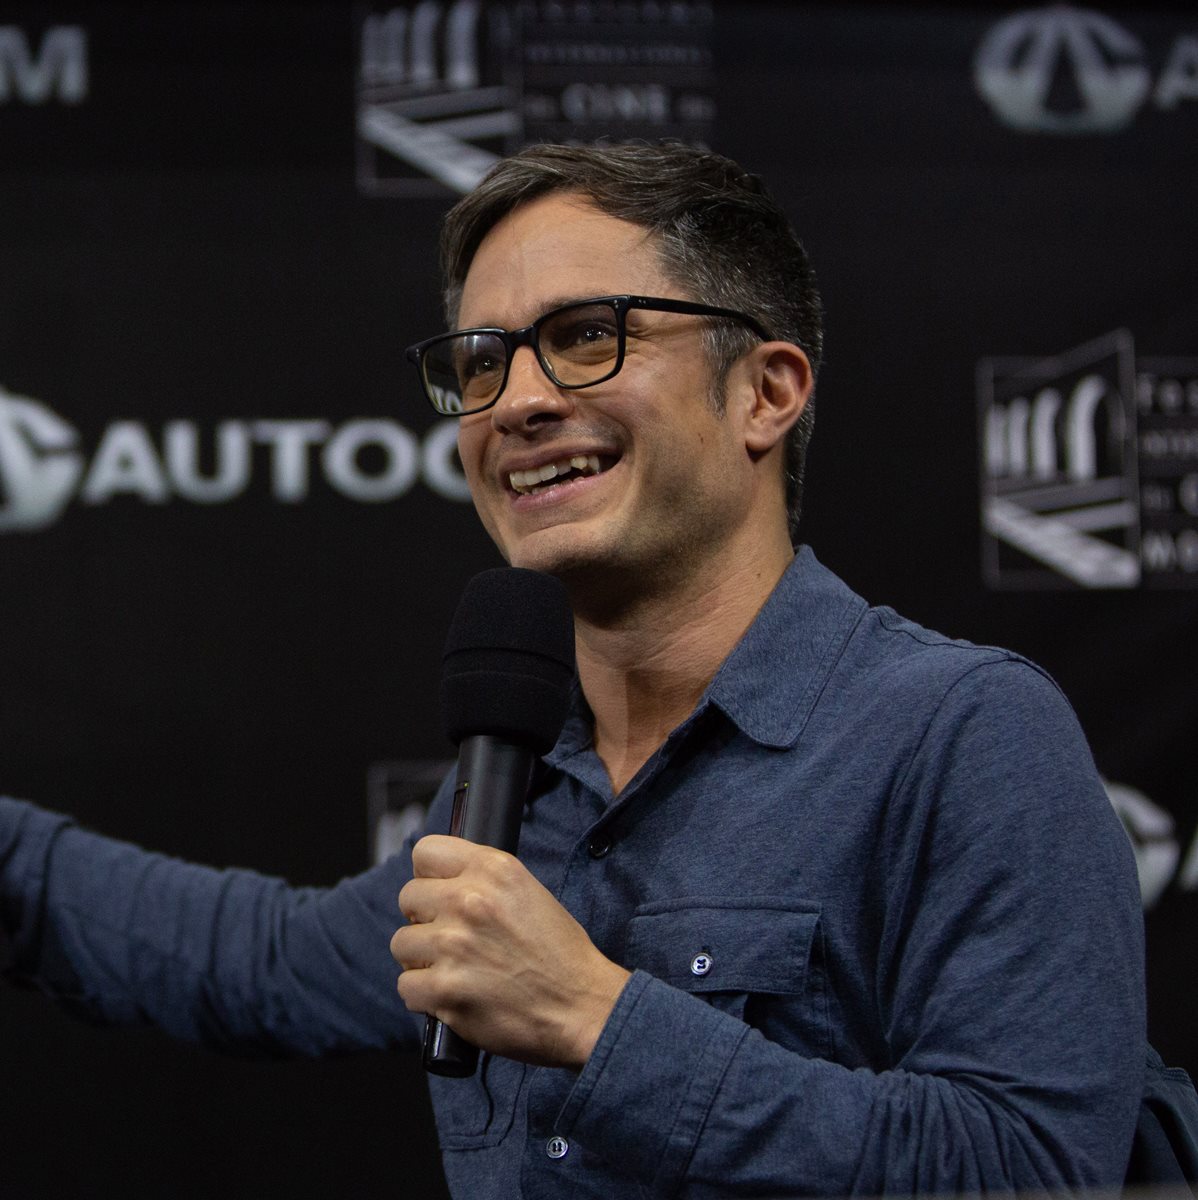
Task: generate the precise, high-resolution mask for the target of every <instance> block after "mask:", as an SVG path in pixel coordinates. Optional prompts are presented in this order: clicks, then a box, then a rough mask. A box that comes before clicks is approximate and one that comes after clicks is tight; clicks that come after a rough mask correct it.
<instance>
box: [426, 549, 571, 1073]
mask: <svg viewBox="0 0 1198 1200" xmlns="http://www.w3.org/2000/svg"><path fill="white" fill-rule="evenodd" d="M573 678H574V621H573V617H572V616H571V613H570V604H569V601H568V599H567V597H566V589H565V588H564V587H563V586H562V584H561V583H560V582H559V581H558V580H557V579H554V578H553V577H552V576H551V575H544V574H542V573H541V572H539V571H526V570H523V569H521V568H516V567H499V568H497V569H495V570H491V571H483V572H482V574H480V575H476V576H475V577H474V578H473V579H472V580H470V582H469V583H468V584H467V585H466V590H465V591H464V592H463V593H462V598H461V600H460V601H459V602H458V607H457V611H456V612H455V613H454V618H453V623H452V624H451V625H450V629H449V636H448V638H447V639H446V643H445V655H444V659H443V666H442V673H441V717H442V721H443V723H444V726H445V732H446V734H447V735H448V736H449V738H450V740H451V741H453V742H455V743H457V744H458V747H459V750H458V768H457V775H456V778H455V784H454V796H453V815H452V817H451V819H450V829H449V832H450V833H451V834H453V835H454V836H455V837H463V838H466V839H467V840H468V841H471V842H479V843H481V844H483V845H486V846H495V847H497V848H498V849H500V850H506V851H507V852H508V853H509V854H515V852H516V845H517V842H518V841H519V837H520V819H521V816H522V815H523V812H524V802H525V800H526V799H527V798H528V788H529V785H530V783H531V782H532V771H533V766H534V765H535V763H536V760H537V758H538V757H539V756H540V755H542V754H545V753H547V752H548V751H549V750H551V749H552V748H553V745H554V743H555V742H556V741H557V739H558V735H559V734H560V733H561V731H562V726H563V724H565V720H566V707H567V704H568V702H569V691H570V683H571V681H572V680H573ZM477 1066H478V1049H477V1047H475V1046H472V1045H471V1044H470V1043H469V1042H467V1041H466V1040H465V1039H464V1038H461V1037H459V1036H458V1035H457V1034H456V1033H454V1032H453V1030H452V1029H450V1028H449V1026H448V1025H446V1024H445V1023H444V1022H443V1021H440V1020H438V1019H437V1018H436V1017H434V1016H432V1015H431V1014H430V1015H429V1016H428V1017H427V1018H426V1019H425V1026H424V1069H425V1070H426V1071H429V1072H431V1073H432V1074H434V1075H449V1076H453V1077H457V1078H464V1077H465V1076H467V1075H473V1074H474V1071H475V1068H476V1067H477Z"/></svg>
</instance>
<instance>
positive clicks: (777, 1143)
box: [532, 972, 1143, 1200]
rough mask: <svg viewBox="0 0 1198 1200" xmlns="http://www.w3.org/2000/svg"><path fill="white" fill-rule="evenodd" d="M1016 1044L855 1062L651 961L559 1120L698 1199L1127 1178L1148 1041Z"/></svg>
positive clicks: (1028, 1186)
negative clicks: (984, 1057) (1032, 1049)
mask: <svg viewBox="0 0 1198 1200" xmlns="http://www.w3.org/2000/svg"><path fill="white" fill-rule="evenodd" d="M1133 1020H1134V1018H1133ZM1087 1036H1088V1035H1087ZM1096 1040H1097V1039H1096ZM1004 1057H1006V1056H1004V1055H1003V1054H1001V1053H1000V1054H992V1055H991V1060H992V1062H993V1063H994V1064H995V1065H993V1066H992V1067H991V1068H989V1069H985V1070H979V1071H976V1072H970V1071H969V1070H968V1069H966V1067H965V1066H964V1065H962V1066H961V1067H960V1068H959V1069H957V1070H955V1071H945V1072H943V1073H933V1072H931V1071H928V1070H920V1069H908V1068H905V1067H903V1066H899V1067H897V1068H896V1069H893V1070H886V1071H873V1070H867V1069H858V1070H849V1069H847V1068H845V1067H843V1066H840V1065H838V1064H835V1063H832V1062H827V1061H823V1060H819V1059H814V1058H809V1057H806V1056H803V1055H800V1054H796V1053H793V1052H791V1051H788V1050H787V1049H785V1048H784V1047H782V1046H780V1045H778V1044H776V1043H774V1042H770V1041H767V1040H766V1039H765V1038H764V1037H762V1036H761V1035H760V1034H759V1033H758V1032H757V1031H755V1030H752V1029H750V1028H749V1027H748V1026H747V1025H745V1024H743V1023H742V1022H741V1021H739V1020H737V1019H736V1018H735V1017H733V1016H730V1015H729V1014H727V1013H723V1012H720V1011H718V1010H717V1009H715V1008H713V1007H711V1006H710V1005H708V1004H707V1003H705V1002H704V1001H702V1000H700V999H698V998H697V997H694V996H690V995H687V994H686V993H684V992H682V991H679V990H678V989H675V988H672V987H670V986H668V985H666V984H664V983H662V982H661V981H659V980H656V979H653V978H652V977H651V976H648V975H646V974H644V973H642V972H638V973H637V974H636V975H635V976H634V977H633V980H632V982H631V983H630V984H629V986H628V988H626V989H625V992H624V994H623V995H622V996H621V998H620V1001H619V1003H618V1004H617V1006H616V1009H615V1011H614V1012H613V1014H612V1018H611V1020H610V1021H609V1023H608V1025H607V1027H606V1028H605V1030H604V1033H603V1036H602V1037H601V1039H600V1042H599V1044H598V1045H597V1047H596V1050H595V1053H594V1054H593V1055H592V1057H591V1060H590V1061H589V1062H588V1064H587V1065H586V1067H585V1068H584V1070H583V1072H582V1073H581V1074H580V1075H579V1077H578V1079H577V1081H576V1082H575V1084H574V1086H573V1088H572V1089H571V1090H570V1091H569V1094H568V1095H567V1097H566V1098H565V1103H564V1104H562V1105H561V1107H560V1110H559V1111H557V1112H556V1113H554V1114H553V1115H551V1116H550V1117H549V1119H550V1121H551V1123H552V1124H553V1127H554V1131H555V1132H558V1133H560V1134H561V1135H563V1136H564V1137H566V1138H568V1139H575V1138H577V1140H578V1141H579V1142H580V1143H581V1144H582V1145H584V1146H585V1147H586V1148H587V1149H588V1150H590V1151H592V1152H594V1153H597V1154H599V1155H601V1156H602V1157H605V1158H608V1159H609V1160H611V1161H618V1162H620V1163H621V1164H622V1166H623V1168H624V1169H625V1170H628V1171H629V1172H630V1173H632V1174H633V1175H634V1176H635V1177H636V1178H637V1179H638V1180H639V1181H640V1182H641V1184H642V1186H644V1187H646V1188H648V1189H649V1190H650V1194H652V1195H662V1196H666V1195H670V1196H673V1195H678V1196H685V1197H688V1198H689V1200H701V1198H706V1197H712V1198H714V1197H716V1196H720V1197H730V1196H738V1195H746V1196H749V1195H753V1196H758V1195H769V1196H777V1197H779V1198H780V1197H784V1196H804V1195H808V1196H809V1195H814V1194H822V1195H880V1194H883V1193H890V1192H902V1193H908V1194H914V1193H919V1192H929V1193H930V1192H945V1191H954V1192H983V1191H994V1190H999V1191H1002V1190H1012V1191H1015V1190H1030V1191H1050V1190H1062V1189H1063V1190H1073V1189H1082V1188H1084V1187H1094V1186H1104V1185H1105V1186H1113V1185H1115V1184H1117V1183H1118V1182H1120V1181H1121V1179H1122V1171H1123V1168H1124V1166H1125V1160H1126V1154H1127V1146H1128V1144H1129V1141H1130V1136H1131V1129H1132V1126H1133V1124H1134V1120H1135V1103H1136V1100H1137V1099H1138V1094H1139V1093H1138V1087H1139V1083H1140V1080H1141V1078H1142V1069H1143V1052H1142V1040H1140V1039H1137V1038H1136V1037H1134V1036H1131V1037H1127V1038H1125V1039H1124V1041H1123V1043H1122V1044H1121V1045H1110V1044H1108V1045H1107V1046H1105V1047H1103V1048H1102V1053H1101V1054H1096V1055H1095V1061H1093V1062H1092V1063H1090V1064H1089V1066H1088V1067H1085V1068H1082V1069H1078V1068H1077V1067H1073V1068H1070V1067H1069V1066H1068V1065H1066V1062H1065V1061H1062V1062H1061V1063H1060V1064H1058V1066H1057V1068H1056V1069H1055V1070H1054V1071H1052V1072H1046V1071H1041V1070H1040V1069H1039V1068H1038V1067H1037V1066H1035V1065H1032V1066H1030V1068H1025V1069H1023V1070H1022V1071H1020V1069H1019V1066H1018V1065H1017V1062H1016V1060H1018V1058H1019V1057H1020V1055H1018V1054H1012V1055H1010V1056H1009V1061H1010V1064H1011V1067H1012V1069H1011V1070H1009V1071H1008V1070H1005V1069H1004V1067H1003V1066H1001V1065H998V1064H1001V1063H1002V1061H1003V1059H1004ZM1084 1057H1085V1056H1081V1058H1079V1056H1078V1055H1076V1054H1075V1053H1073V1052H1072V1051H1071V1052H1070V1053H1069V1054H1067V1055H1066V1054H1062V1060H1066V1059H1067V1060H1068V1061H1070V1062H1078V1061H1084ZM912 1058H913V1061H914V1062H916V1065H917V1066H918V1065H922V1064H919V1063H918V1061H917V1060H918V1056H912ZM545 1099H546V1100H547V1101H548V1100H549V1099H550V1097H549V1096H546V1097H545ZM533 1107H534V1114H535V1110H536V1107H537V1105H536V1102H535V1100H534V1106H533ZM547 1115H548V1114H547ZM532 1119H533V1120H535V1119H536V1117H535V1115H534V1116H533V1118H532Z"/></svg>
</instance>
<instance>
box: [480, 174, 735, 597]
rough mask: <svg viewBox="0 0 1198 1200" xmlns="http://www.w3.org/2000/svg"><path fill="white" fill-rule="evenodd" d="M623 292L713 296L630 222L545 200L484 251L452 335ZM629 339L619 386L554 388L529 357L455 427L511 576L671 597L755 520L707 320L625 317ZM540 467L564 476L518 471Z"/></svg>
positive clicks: (573, 201) (507, 224)
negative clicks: (720, 411) (675, 269)
mask: <svg viewBox="0 0 1198 1200" xmlns="http://www.w3.org/2000/svg"><path fill="white" fill-rule="evenodd" d="M624 293H631V294H633V295H648V296H666V297H676V298H684V299H697V300H700V301H704V300H708V299H709V298H708V297H702V296H700V297H684V296H683V295H682V292H681V289H680V288H679V287H678V286H677V285H676V284H673V283H671V282H670V281H669V280H668V279H667V278H666V276H665V274H664V273H663V271H662V269H661V266H660V264H659V262H658V256H657V252H656V249H655V247H654V244H653V241H652V238H651V235H649V234H648V233H647V232H646V230H644V229H642V228H641V227H640V226H638V225H634V224H631V223H630V222H627V221H622V220H619V219H617V218H615V217H610V216H607V215H605V214H603V213H601V212H599V211H598V210H597V209H595V208H593V207H591V206H590V205H588V204H587V203H586V202H585V200H583V199H581V198H579V197H576V196H570V195H553V196H547V197H543V198H541V199H538V200H534V201H531V202H530V203H528V204H525V205H523V206H521V207H520V208H517V209H516V210H515V211H514V212H512V213H510V214H509V215H508V216H507V217H505V218H504V220H502V221H501V222H500V223H499V224H498V225H496V226H495V227H494V228H493V229H492V230H491V232H490V233H489V234H488V235H487V237H486V238H485V239H484V240H483V242H482V244H481V246H480V247H479V250H478V253H477V254H476V255H475V257H474V260H473V262H472V263H471V266H470V270H469V273H468V275H467V277H466V281H465V286H464V289H463V292H462V302H461V310H460V313H459V320H458V326H459V327H460V328H471V327H476V326H499V327H502V328H505V329H514V328H519V327H521V326H524V325H527V324H529V323H530V322H531V321H533V320H535V319H536V318H537V317H539V316H541V315H542V314H543V313H545V312H547V311H548V310H549V309H552V308H555V307H557V306H559V305H562V304H566V303H569V302H571V301H574V300H583V299H587V298H589V297H594V296H608V295H620V294H624ZM627 328H628V342H627V351H626V357H625V360H624V365H623V367H622V368H621V370H620V373H619V374H618V375H616V376H615V378H613V379H610V380H608V381H607V382H605V383H600V384H596V385H594V386H593V387H587V388H582V389H578V390H565V389H563V388H559V387H557V386H556V385H555V384H554V383H552V382H551V381H550V380H549V379H548V378H547V376H546V375H545V373H544V372H543V371H542V370H541V367H540V365H539V364H538V362H537V360H536V357H535V355H534V354H533V352H532V350H531V349H530V348H529V347H527V346H524V347H521V348H520V349H519V350H517V351H516V354H515V356H514V357H513V359H512V362H511V370H510V374H509V376H508V381H507V386H506V387H505V389H504V391H503V393H502V395H501V396H500V397H499V400H498V401H497V403H496V404H495V405H494V407H492V408H490V409H488V410H487V411H485V412H481V413H477V414H474V415H472V416H467V417H463V418H462V419H461V429H460V432H459V437H458V446H459V450H460V452H461V458H462V463H463V466H464V468H465V472H466V478H467V480H468V481H469V484H470V491H471V494H472V496H473V498H474V504H475V507H476V508H477V510H478V514H479V516H480V517H481V518H482V521H483V524H484V525H485V526H486V528H487V530H488V532H489V533H490V534H491V537H492V538H493V539H494V541H495V543H496V545H497V546H498V547H499V549H500V552H501V553H502V554H503V555H504V557H505V558H506V559H507V560H508V561H509V562H510V563H511V564H512V565H513V566H519V567H530V568H533V569H536V570H543V571H548V572H550V573H553V574H559V575H563V576H571V575H573V576H575V577H578V576H579V575H580V573H581V575H582V577H585V578H586V579H587V580H588V581H589V582H590V583H591V584H593V585H598V584H601V583H602V582H610V583H615V584H616V586H619V587H622V588H626V587H628V586H629V585H630V584H631V583H633V582H634V581H637V582H638V583H639V584H640V586H645V585H649V586H652V585H653V584H654V583H655V582H656V583H659V584H661V585H668V584H669V583H670V582H671V581H672V580H673V579H674V578H676V577H677V574H678V572H679V571H682V572H684V573H686V574H691V573H693V572H694V571H695V570H696V569H698V568H699V567H701V566H702V565H703V564H704V563H705V562H709V561H711V562H714V561H715V559H716V557H717V556H718V555H719V554H720V553H721V552H723V551H726V549H727V546H726V544H725V543H726V541H727V539H728V537H729V535H730V534H732V533H733V531H734V530H735V528H736V527H738V526H740V525H742V524H743V523H744V522H746V521H747V520H748V519H750V516H751V514H750V513H748V512H747V511H746V510H747V509H748V508H749V503H748V492H747V488H748V486H749V482H750V481H749V472H750V461H749V455H748V453H747V451H746V448H745V446H744V442H743V438H742V437H740V436H739V433H738V430H739V422H738V420H737V419H736V416H735V413H734V412H733V410H732V409H731V408H730V410H729V414H728V416H727V417H723V416H717V415H716V414H715V412H714V411H713V408H712V405H711V403H710V396H709V394H710V388H711V371H710V365H709V360H708V357H707V354H706V352H705V350H704V346H703V342H702V337H701V331H702V320H701V318H696V317H691V316H681V315H676V314H670V313H657V312H643V311H637V310H633V311H631V312H629V314H628V325H627ZM572 462H573V463H575V464H578V463H581V464H583V468H582V470H581V471H580V470H578V469H577V466H575V467H572V466H571V463H572ZM596 464H597V465H598V468H599V469H598V471H597V472H596V471H595V470H594V468H595V466H596ZM550 467H556V468H557V471H558V475H557V476H556V477H554V478H550V479H546V480H545V481H544V482H542V483H539V484H535V485H534V484H532V483H531V481H530V478H529V476H528V475H527V474H526V473H527V472H530V471H540V472H541V473H542V474H548V473H549V472H548V471H547V470H543V469H544V468H550ZM513 474H514V475H515V476H516V478H515V480H513ZM596 572H601V574H598V575H597V574H596Z"/></svg>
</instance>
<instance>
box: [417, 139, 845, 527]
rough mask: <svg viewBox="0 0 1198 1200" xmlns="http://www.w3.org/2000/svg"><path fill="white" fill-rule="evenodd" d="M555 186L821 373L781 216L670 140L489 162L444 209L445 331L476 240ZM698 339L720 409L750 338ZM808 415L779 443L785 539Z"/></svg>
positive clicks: (769, 200) (737, 331) (750, 183)
mask: <svg viewBox="0 0 1198 1200" xmlns="http://www.w3.org/2000/svg"><path fill="white" fill-rule="evenodd" d="M554 192H576V193H578V194H580V195H582V196H584V197H585V198H586V199H587V200H588V201H589V202H590V203H591V204H593V205H594V206H595V207H596V208H597V209H599V211H600V212H603V213H606V214H607V215H608V216H613V217H618V218H620V219H621V220H625V221H631V222H632V223H633V224H636V225H640V226H642V227H643V228H645V229H647V230H649V231H650V232H651V233H652V234H653V235H654V236H655V238H656V242H657V251H658V255H659V258H660V261H661V265H662V268H663V269H664V270H665V272H666V274H667V275H668V276H669V277H670V279H671V280H672V281H673V282H675V283H676V284H678V286H679V287H681V288H683V289H684V290H685V291H686V292H688V293H689V298H691V299H694V300H698V301H701V302H703V303H706V304H716V305H719V306H721V307H724V308H734V309H738V310H740V311H742V312H745V313H748V314H749V315H751V316H753V317H755V318H756V319H757V320H758V321H759V322H760V323H761V324H762V325H763V326H765V328H766V329H768V330H770V331H771V332H772V333H773V334H774V336H775V337H777V338H780V339H781V340H783V341H789V342H793V343H794V344H795V345H796V346H799V347H800V348H801V349H802V350H803V351H804V352H805V353H806V355H807V357H808V359H809V360H810V362H811V369H812V373H813V375H814V373H815V372H817V371H818V369H819V364H820V358H821V354H822V350H823V319H822V308H821V304H820V298H819V291H818V288H817V287H816V282H815V272H814V271H813V270H812V267H811V263H810V261H809V260H808V258H807V252H806V251H805V250H804V249H803V245H802V243H801V242H800V241H799V239H798V237H797V236H796V235H795V232H794V230H793V229H792V228H791V225H790V222H789V221H788V220H787V217H786V214H785V213H784V212H783V211H782V209H781V207H780V206H779V205H778V203H777V201H775V200H774V198H773V197H772V196H771V195H770V194H769V192H768V191H767V190H766V188H765V185H764V184H763V183H762V182H761V180H760V179H759V178H758V177H757V176H756V175H752V174H750V173H749V172H748V171H745V170H744V169H743V168H742V167H740V166H738V165H737V164H736V163H735V162H733V161H732V160H731V159H729V158H724V157H723V156H722V155H719V154H713V153H712V152H711V151H709V150H701V149H698V148H696V147H694V146H689V145H686V144H685V143H682V142H676V141H665V142H654V143H644V142H635V143H627V144H620V145H600V146H555V145H542V146H530V147H528V148H527V149H525V150H522V151H521V152H520V153H519V154H516V155H513V156H512V157H511V158H506V159H503V160H502V161H500V162H499V163H497V164H496V165H495V166H494V167H492V168H491V170H490V171H489V172H488V173H487V175H486V176H485V177H484V178H483V180H482V182H481V183H479V184H478V186H477V187H476V188H475V189H474V190H473V191H472V192H470V193H469V194H468V195H467V196H465V197H464V198H463V199H462V200H460V201H459V202H458V203H457V204H456V205H455V206H454V207H453V208H452V209H451V210H450V212H449V213H448V215H447V216H446V218H445V223H444V225H443V227H442V232H441V265H442V271H443V275H444V281H445V294H444V301H445V311H446V317H447V319H448V321H449V323H450V326H451V327H452V326H453V325H454V324H456V323H457V314H458V308H459V305H460V303H461V298H462V287H463V285H464V283H465V280H466V273H467V272H468V271H469V269H470V263H471V262H472V260H473V259H474V255H475V253H476V252H477V250H478V247H479V245H480V244H481V243H482V240H483V239H484V238H485V237H486V235H487V234H488V233H489V232H490V230H491V229H492V228H493V227H494V226H495V225H497V224H498V223H499V222H500V221H501V220H502V219H503V218H504V217H505V216H507V215H508V214H509V213H510V212H512V210H513V209H515V208H517V207H518V206H519V205H521V204H523V203H525V202H527V201H529V200H533V199H536V198H538V197H541V196H546V195H549V194H551V193H554ZM707 336H708V348H709V352H710V353H711V355H712V361H713V366H714V373H715V385H714V388H713V397H714V399H715V402H716V404H717V406H719V405H720V404H722V402H723V390H724V386H723V385H724V382H725V380H726V378H727V373H728V370H729V369H730V367H731V366H732V364H733V363H734V362H735V361H736V359H738V358H739V357H740V356H741V355H742V354H745V353H746V352H747V351H748V350H749V349H751V348H752V346H753V345H755V344H756V339H755V337H754V335H753V334H752V333H751V332H750V331H749V330H747V329H745V328H743V327H741V326H737V325H732V324H729V323H727V322H719V323H713V325H712V326H711V327H710V328H709V330H708V331H707ZM814 419H815V410H814V404H813V401H812V399H808V402H807V405H806V407H805V408H804V410H803V413H802V415H801V416H800V417H799V419H798V421H797V422H796V423H795V425H794V427H793V429H791V431H790V433H789V435H788V436H787V441H786V454H785V472H786V504H787V510H788V513H789V522H790V532H791V536H792V537H795V536H796V534H797V528H798V522H799V513H800V509H801V505H802V497H803V471H804V465H805V462H806V457H807V446H808V443H809V442H810V440H811V431H812V426H813V424H814Z"/></svg>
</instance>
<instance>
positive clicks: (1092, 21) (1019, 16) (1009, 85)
mask: <svg viewBox="0 0 1198 1200" xmlns="http://www.w3.org/2000/svg"><path fill="white" fill-rule="evenodd" d="M974 83H975V85H976V87H977V90H978V93H979V95H981V97H982V98H983V99H984V100H985V101H986V103H987V104H988V105H989V106H990V108H991V109H992V111H993V112H994V114H995V116H997V117H998V119H999V120H1000V121H1001V122H1002V123H1003V124H1004V125H1006V126H1007V127H1008V128H1011V129H1015V130H1018V131H1020V132H1023V133H1055V134H1081V133H1116V132H1118V131H1119V130H1121V129H1126V128H1127V127H1128V125H1130V124H1131V122H1132V120H1133V119H1134V118H1135V116H1136V114H1137V113H1138V112H1140V110H1141V109H1142V108H1143V107H1144V105H1145V104H1146V103H1148V104H1151V105H1152V106H1154V107H1155V108H1158V109H1161V110H1165V111H1168V110H1172V109H1175V108H1177V106H1178V105H1179V104H1180V103H1181V101H1183V100H1194V99H1198V36H1195V35H1188V34H1187V35H1182V36H1179V37H1177V38H1175V39H1174V41H1173V43H1172V46H1171V47H1170V48H1169V50H1168V52H1167V54H1166V56H1165V59H1164V62H1163V65H1162V66H1161V68H1160V70H1159V73H1157V74H1155V75H1154V71H1153V68H1152V66H1151V65H1150V63H1149V54H1148V52H1147V51H1146V50H1145V47H1144V45H1143V43H1142V42H1141V41H1140V40H1139V38H1137V37H1136V36H1135V35H1134V34H1132V33H1130V32H1129V31H1128V30H1127V29H1125V28H1124V27H1123V26H1122V25H1120V24H1118V23H1117V22H1115V21H1113V20H1111V18H1110V17H1106V16H1103V15H1102V14H1101V13H1097V12H1093V11H1091V10H1089V9H1080V8H1071V7H1069V6H1068V5H1053V6H1052V7H1051V8H1040V9H1030V10H1027V11H1024V12H1018V13H1015V14H1014V15H1012V16H1009V17H1006V18H1005V19H1004V20H1002V21H999V22H998V24H997V25H995V26H994V27H993V28H991V29H990V31H989V32H988V33H987V34H986V36H985V37H984V38H983V39H982V41H981V43H980V45H979V46H978V49H977V53H976V55H975V58H974Z"/></svg>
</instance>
